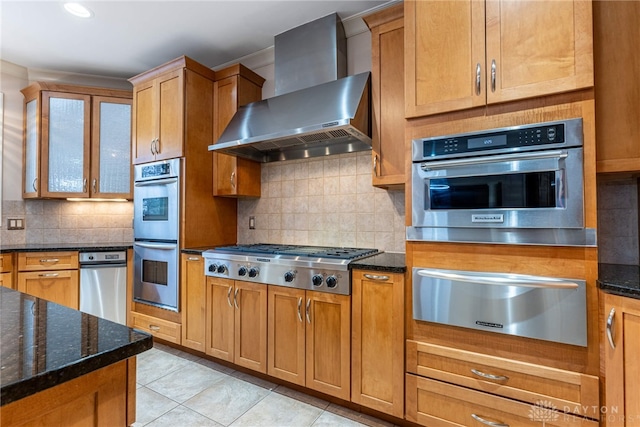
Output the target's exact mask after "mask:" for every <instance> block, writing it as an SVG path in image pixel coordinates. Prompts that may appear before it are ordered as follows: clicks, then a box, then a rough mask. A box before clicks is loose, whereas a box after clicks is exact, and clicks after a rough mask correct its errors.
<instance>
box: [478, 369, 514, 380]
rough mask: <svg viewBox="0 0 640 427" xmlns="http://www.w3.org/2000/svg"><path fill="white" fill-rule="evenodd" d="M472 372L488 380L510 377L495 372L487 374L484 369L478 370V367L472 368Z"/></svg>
mask: <svg viewBox="0 0 640 427" xmlns="http://www.w3.org/2000/svg"><path fill="white" fill-rule="evenodd" d="M471 373H473V374H474V375H477V376H479V377H481V378H484V379H487V380H493V381H506V380H508V379H509V377H507V376H505V375H493V374H485V373H484V372H482V371H478V370H477V369H472V370H471Z"/></svg>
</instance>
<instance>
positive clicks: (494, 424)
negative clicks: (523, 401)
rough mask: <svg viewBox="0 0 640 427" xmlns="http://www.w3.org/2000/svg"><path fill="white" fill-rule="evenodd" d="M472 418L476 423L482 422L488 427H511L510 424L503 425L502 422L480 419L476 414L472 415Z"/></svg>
mask: <svg viewBox="0 0 640 427" xmlns="http://www.w3.org/2000/svg"><path fill="white" fill-rule="evenodd" d="M471 418H473V419H474V420H476V421H479V422H481V423H482V424H486V425H488V426H491V427H509V424H505V423H501V422H498V421H489V420H485V419H484V418H482V417H479V416H478V415H476V414H471Z"/></svg>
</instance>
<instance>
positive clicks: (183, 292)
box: [180, 254, 207, 353]
mask: <svg viewBox="0 0 640 427" xmlns="http://www.w3.org/2000/svg"><path fill="white" fill-rule="evenodd" d="M180 264H181V266H180V267H181V268H180V300H181V301H182V341H181V344H182V345H183V346H185V347H189V348H191V349H194V350H198V351H201V352H203V353H204V351H205V337H206V330H205V325H206V312H207V304H206V303H207V280H206V276H205V275H204V258H203V257H202V256H200V255H193V254H182V255H181V261H180Z"/></svg>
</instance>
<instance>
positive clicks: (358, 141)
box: [209, 13, 371, 162]
mask: <svg viewBox="0 0 640 427" xmlns="http://www.w3.org/2000/svg"><path fill="white" fill-rule="evenodd" d="M346 51H347V42H346V38H345V32H344V28H343V26H342V22H341V21H340V18H339V17H338V15H337V14H336V13H333V14H331V15H327V16H325V17H323V18H320V19H317V20H315V21H312V22H309V23H307V24H304V25H302V26H299V27H296V28H293V29H291V30H289V31H286V32H284V33H281V34H278V35H277V36H275V43H274V53H275V65H274V75H275V96H274V97H273V98H269V99H266V100H263V101H258V102H254V103H251V104H248V105H245V106H242V107H240V108H239V109H238V112H237V113H236V114H235V115H234V117H233V118H232V119H231V122H230V123H229V125H228V126H227V128H226V129H225V131H224V132H223V133H222V135H221V137H220V139H219V140H218V141H217V142H216V143H215V144H213V145H210V146H209V150H210V151H214V152H220V153H224V154H231V155H235V156H240V157H245V158H248V159H251V160H255V161H258V162H271V161H278V160H291V159H301V158H309V157H318V156H325V155H330V154H341V153H349V152H354V151H363V150H370V149H371V124H370V109H371V107H370V73H369V72H366V73H361V74H357V75H354V76H348V77H346V75H347V72H346V70H347V55H346Z"/></svg>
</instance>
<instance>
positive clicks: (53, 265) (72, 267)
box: [18, 251, 80, 310]
mask: <svg viewBox="0 0 640 427" xmlns="http://www.w3.org/2000/svg"><path fill="white" fill-rule="evenodd" d="M18 290H19V291H20V292H24V293H26V294H29V295H33V296H35V297H38V298H42V299H46V300H48V301H52V302H55V303H57V304H61V305H65V306H67V307H71V308H74V309H76V310H78V309H79V307H80V280H79V273H78V252H75V251H69V252H23V253H18Z"/></svg>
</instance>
